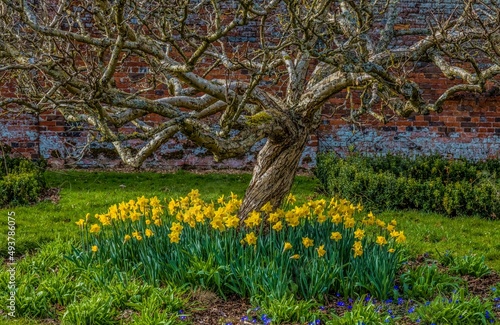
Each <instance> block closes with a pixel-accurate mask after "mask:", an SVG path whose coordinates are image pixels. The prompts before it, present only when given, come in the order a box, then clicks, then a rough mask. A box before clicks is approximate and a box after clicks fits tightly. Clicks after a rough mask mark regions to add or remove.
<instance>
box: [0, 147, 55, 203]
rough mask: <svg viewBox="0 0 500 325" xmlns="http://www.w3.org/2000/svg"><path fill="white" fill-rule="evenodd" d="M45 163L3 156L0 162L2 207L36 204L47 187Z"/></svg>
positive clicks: (0, 200) (0, 201)
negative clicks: (44, 175) (44, 173)
mask: <svg viewBox="0 0 500 325" xmlns="http://www.w3.org/2000/svg"><path fill="white" fill-rule="evenodd" d="M44 170H45V163H44V162H40V163H38V164H37V163H35V162H32V161H29V160H27V159H26V158H11V157H9V156H8V155H5V154H4V155H3V157H2V161H1V162H0V206H5V205H22V204H29V203H33V202H36V201H37V200H38V199H39V197H40V195H41V193H42V192H43V190H44V189H45V187H46V184H45V179H44V177H43V172H44Z"/></svg>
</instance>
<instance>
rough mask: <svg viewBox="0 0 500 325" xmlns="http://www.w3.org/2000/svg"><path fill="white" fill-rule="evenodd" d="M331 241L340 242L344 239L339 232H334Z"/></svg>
mask: <svg viewBox="0 0 500 325" xmlns="http://www.w3.org/2000/svg"><path fill="white" fill-rule="evenodd" d="M330 239H333V240H335V241H339V240H341V239H342V234H341V233H340V232H338V231H334V232H332V234H331V236H330Z"/></svg>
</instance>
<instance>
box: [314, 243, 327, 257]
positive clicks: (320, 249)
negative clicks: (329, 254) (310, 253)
mask: <svg viewBox="0 0 500 325" xmlns="http://www.w3.org/2000/svg"><path fill="white" fill-rule="evenodd" d="M316 251H317V252H318V256H319V257H323V255H325V254H326V250H325V245H321V246H319V247H318V248H316Z"/></svg>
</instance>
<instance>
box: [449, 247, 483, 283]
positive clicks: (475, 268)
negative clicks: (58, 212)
mask: <svg viewBox="0 0 500 325" xmlns="http://www.w3.org/2000/svg"><path fill="white" fill-rule="evenodd" d="M441 263H443V264H444V265H446V266H448V267H449V271H450V273H452V274H458V275H472V276H475V277H477V278H481V277H483V276H485V275H488V274H490V273H491V270H490V268H489V267H488V265H486V263H485V261H484V256H478V255H475V254H470V255H465V256H462V257H456V256H453V255H452V254H449V253H447V254H445V255H444V256H441Z"/></svg>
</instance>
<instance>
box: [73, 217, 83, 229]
mask: <svg viewBox="0 0 500 325" xmlns="http://www.w3.org/2000/svg"><path fill="white" fill-rule="evenodd" d="M75 223H76V225H77V226H78V227H80V228H83V225H84V224H85V220H83V219H80V220H78V221H77V222H75Z"/></svg>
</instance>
